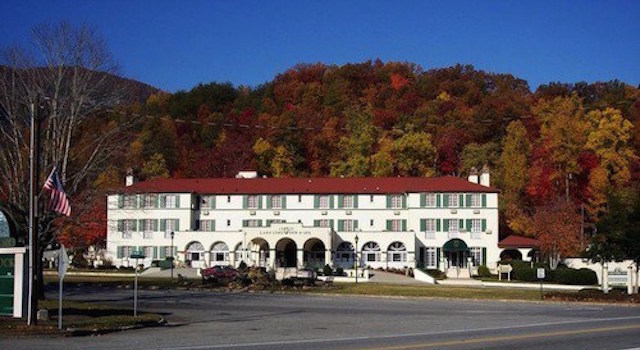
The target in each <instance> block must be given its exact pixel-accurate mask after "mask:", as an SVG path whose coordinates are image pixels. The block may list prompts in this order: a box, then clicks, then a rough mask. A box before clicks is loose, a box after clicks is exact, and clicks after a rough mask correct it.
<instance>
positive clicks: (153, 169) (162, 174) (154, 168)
mask: <svg viewBox="0 0 640 350" xmlns="http://www.w3.org/2000/svg"><path fill="white" fill-rule="evenodd" d="M140 174H141V175H142V176H143V177H144V178H145V179H147V180H152V179H157V178H168V177H169V170H168V169H167V162H166V161H165V160H164V156H163V155H162V154H160V153H156V154H153V155H151V157H149V159H147V160H145V161H144V163H143V164H142V170H141V171H140Z"/></svg>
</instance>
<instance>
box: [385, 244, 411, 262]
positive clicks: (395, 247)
mask: <svg viewBox="0 0 640 350" xmlns="http://www.w3.org/2000/svg"><path fill="white" fill-rule="evenodd" d="M387 261H393V262H403V261H407V247H405V245H404V243H402V242H393V243H391V244H389V248H388V249H387Z"/></svg>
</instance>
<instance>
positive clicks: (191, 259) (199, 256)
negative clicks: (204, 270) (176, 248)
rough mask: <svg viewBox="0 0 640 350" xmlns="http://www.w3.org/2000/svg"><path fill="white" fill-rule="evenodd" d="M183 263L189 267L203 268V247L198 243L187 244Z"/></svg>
mask: <svg viewBox="0 0 640 350" xmlns="http://www.w3.org/2000/svg"><path fill="white" fill-rule="evenodd" d="M184 261H185V263H186V264H187V266H190V267H205V266H204V246H203V245H202V243H200V242H198V241H194V242H191V243H189V244H187V247H186V248H185V252H184Z"/></svg>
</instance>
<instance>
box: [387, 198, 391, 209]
mask: <svg viewBox="0 0 640 350" xmlns="http://www.w3.org/2000/svg"><path fill="white" fill-rule="evenodd" d="M388 208H391V196H390V195H387V209H388Z"/></svg>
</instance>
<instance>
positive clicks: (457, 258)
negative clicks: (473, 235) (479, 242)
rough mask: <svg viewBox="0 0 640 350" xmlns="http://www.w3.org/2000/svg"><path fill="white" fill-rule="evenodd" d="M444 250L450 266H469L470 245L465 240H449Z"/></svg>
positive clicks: (443, 247)
mask: <svg viewBox="0 0 640 350" xmlns="http://www.w3.org/2000/svg"><path fill="white" fill-rule="evenodd" d="M442 251H443V252H444V258H445V260H446V262H447V266H448V267H449V268H453V267H467V257H468V256H469V247H468V246H467V244H466V243H465V242H464V241H463V240H461V239H458V238H454V239H451V240H449V241H447V243H445V244H444V245H443V246H442Z"/></svg>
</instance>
